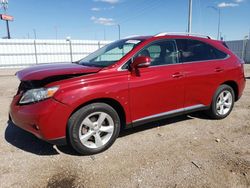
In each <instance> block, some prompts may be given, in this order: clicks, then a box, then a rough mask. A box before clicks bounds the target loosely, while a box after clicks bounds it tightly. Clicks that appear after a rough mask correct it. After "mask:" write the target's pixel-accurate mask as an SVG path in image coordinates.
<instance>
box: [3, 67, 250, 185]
mask: <svg viewBox="0 0 250 188" xmlns="http://www.w3.org/2000/svg"><path fill="white" fill-rule="evenodd" d="M245 69H246V76H247V86H246V89H245V92H244V95H243V97H242V98H241V99H240V101H239V102H237V103H236V105H235V108H234V110H233V112H232V114H231V115H230V116H229V117H228V118H226V119H224V120H220V121H215V120H209V119H207V118H206V117H205V116H203V115H200V114H191V115H187V116H180V117H177V118H171V119H168V120H165V121H161V122H155V123H151V124H148V125H144V126H141V127H138V128H135V129H131V130H127V131H123V132H122V133H121V135H120V137H119V138H118V139H117V141H116V142H115V144H114V145H113V146H112V147H111V148H110V149H109V150H107V151H106V152H103V153H101V154H98V155H95V156H79V155H77V154H76V153H75V152H74V151H73V150H72V149H70V148H69V147H66V146H65V147H56V146H53V145H50V144H47V143H45V142H43V141H40V140H38V139H37V138H35V137H34V136H32V135H31V134H29V133H26V132H24V131H22V130H21V129H19V128H16V127H14V126H13V125H11V124H8V123H7V119H8V106H9V104H10V101H11V98H12V96H13V95H14V94H15V91H16V88H17V85H18V80H17V79H16V78H15V77H14V76H8V74H12V72H13V71H3V70H0V96H1V97H0V104H1V109H0V123H1V124H0V134H1V137H0V148H1V149H0V160H1V162H0V187H173V188H179V187H195V188H196V187H204V188H205V187H213V188H216V187H218V188H221V187H230V188H231V187H237V188H241V187H242V188H243V187H250V65H246V66H245Z"/></svg>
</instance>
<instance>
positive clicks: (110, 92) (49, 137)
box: [10, 33, 245, 154]
mask: <svg viewBox="0 0 250 188" xmlns="http://www.w3.org/2000/svg"><path fill="white" fill-rule="evenodd" d="M17 77H18V78H19V79H20V81H21V83H20V85H19V88H18V91H17V94H16V95H15V96H14V98H13V101H12V104H11V107H10V120H11V121H13V123H14V124H16V125H17V126H19V127H21V128H22V129H25V130H26V131H29V132H31V133H32V134H34V135H36V136H37V137H39V138H41V139H43V140H46V141H48V142H50V143H53V144H56V145H59V144H63V143H66V141H67V142H68V143H69V144H70V145H71V146H72V147H73V148H74V149H75V150H76V151H78V152H79V153H82V154H95V153H98V152H101V151H104V150H106V149H107V148H109V147H110V146H111V145H112V144H113V143H114V141H115V140H116V138H117V137H118V135H119V132H120V129H121V128H122V127H125V128H128V127H134V126H136V125H142V124H145V123H146V122H150V121H154V120H159V119H163V118H167V117H172V116H175V115H180V114H185V113H189V112H193V111H199V110H206V111H207V112H208V114H209V115H210V117H212V118H214V119H222V118H225V117H226V116H228V115H229V114H230V112H231V110H232V108H233V106H234V102H235V101H237V100H238V99H239V98H240V97H241V95H242V92H243V89H244V87H245V76H244V68H243V61H241V60H240V59H239V58H238V57H237V56H235V55H234V54H233V53H232V52H231V51H230V50H229V49H228V48H227V47H226V45H225V44H223V43H222V42H221V41H216V40H212V39H210V38H209V37H197V36H193V35H190V34H188V35H180V34H178V35H177V34H171V35H170V34H167V33H163V34H159V35H157V36H147V37H133V38H127V39H123V40H119V41H117V42H113V43H111V44H109V45H107V46H105V47H103V48H101V49H99V50H98V51H96V52H94V53H92V54H91V55H89V56H87V57H85V58H83V59H82V60H80V61H78V62H74V63H71V64H50V65H38V66H33V67H30V68H27V69H24V70H22V71H19V72H17Z"/></svg>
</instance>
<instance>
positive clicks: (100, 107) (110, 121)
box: [67, 103, 121, 155]
mask: <svg viewBox="0 0 250 188" xmlns="http://www.w3.org/2000/svg"><path fill="white" fill-rule="evenodd" d="M120 127H121V122H120V118H119V115H118V114H117V112H116V111H115V110H114V109H113V108H112V107H111V106H109V105H107V104H105V103H93V104H89V105H87V106H84V107H82V108H80V109H79V110H77V111H76V112H75V113H74V114H73V115H72V116H71V117H70V119H69V121H68V126H67V129H68V130H67V131H68V134H67V136H68V142H69V143H70V145H71V146H72V147H73V149H75V150H76V151H77V152H78V153H80V154H83V155H93V154H97V153H100V152H102V151H104V150H106V149H108V148H109V147H110V146H111V145H112V144H113V143H114V142H115V140H116V138H117V137H118V135H119V133H120Z"/></svg>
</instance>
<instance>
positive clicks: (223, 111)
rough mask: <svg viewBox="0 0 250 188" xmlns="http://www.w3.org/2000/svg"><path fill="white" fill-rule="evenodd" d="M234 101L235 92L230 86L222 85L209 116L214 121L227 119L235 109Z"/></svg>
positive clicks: (215, 96) (214, 98)
mask: <svg viewBox="0 0 250 188" xmlns="http://www.w3.org/2000/svg"><path fill="white" fill-rule="evenodd" d="M234 101H235V94H234V90H233V89H232V88H231V87H230V86H228V85H221V86H220V87H219V88H218V89H217V91H216V93H215V95H214V97H213V101H212V104H211V107H210V109H209V111H208V115H209V116H210V117H212V118H213V119H223V118H225V117H227V116H228V115H229V114H230V113H231V111H232V109H233V107H234Z"/></svg>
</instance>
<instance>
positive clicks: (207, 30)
mask: <svg viewBox="0 0 250 188" xmlns="http://www.w3.org/2000/svg"><path fill="white" fill-rule="evenodd" d="M0 1H1V0H0ZM219 9H220V10H221V35H222V36H223V37H224V39H225V40H237V39H242V38H244V37H245V36H246V35H249V33H250V0H216V1H213V0H193V24H192V32H193V33H200V34H205V35H209V36H211V37H213V38H217V28H218V15H219V14H218V12H219V11H218V10H219ZM0 12H2V13H3V9H1V11H0ZM7 13H8V14H9V15H12V16H14V21H13V22H11V23H10V31H11V37H12V38H34V36H35V34H34V33H36V36H37V38H39V39H55V38H57V39H65V38H66V37H71V38H72V39H89V40H92V39H93V40H103V39H106V40H116V39H118V36H119V35H118V24H119V25H120V28H121V36H122V37H126V36H131V35H155V34H157V33H160V32H186V31H187V22H188V0H175V1H170V0H23V1H21V0H9V6H8V10H7ZM4 36H6V24H5V22H4V21H2V20H0V37H4Z"/></svg>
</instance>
